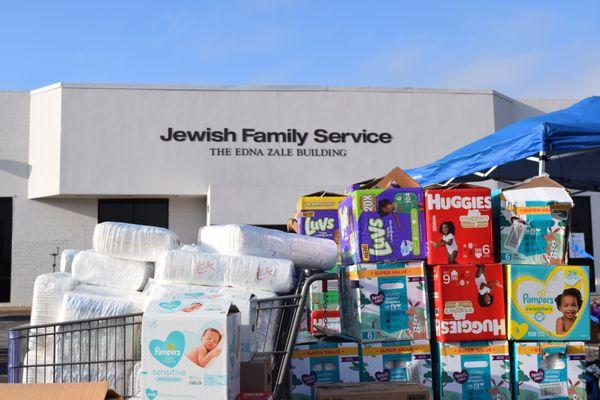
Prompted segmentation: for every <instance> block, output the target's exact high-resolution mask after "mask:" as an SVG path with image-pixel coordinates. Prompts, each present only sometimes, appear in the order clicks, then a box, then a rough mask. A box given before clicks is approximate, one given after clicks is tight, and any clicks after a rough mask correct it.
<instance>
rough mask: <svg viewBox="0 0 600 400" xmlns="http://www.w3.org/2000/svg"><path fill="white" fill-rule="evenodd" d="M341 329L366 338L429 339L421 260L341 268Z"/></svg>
mask: <svg viewBox="0 0 600 400" xmlns="http://www.w3.org/2000/svg"><path fill="white" fill-rule="evenodd" d="M339 277H340V291H341V293H340V296H341V299H342V304H341V317H342V332H343V333H344V334H345V335H348V336H350V337H352V338H354V339H357V340H361V341H363V342H365V341H385V340H416V339H429V317H428V311H427V310H428V308H427V289H426V281H425V267H424V265H423V262H421V261H408V262H397V263H381V264H356V265H351V266H346V267H342V268H341V269H340V274H339Z"/></svg>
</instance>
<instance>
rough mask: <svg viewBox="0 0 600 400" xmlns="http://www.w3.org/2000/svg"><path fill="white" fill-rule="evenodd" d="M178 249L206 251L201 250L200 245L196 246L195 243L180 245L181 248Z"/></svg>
mask: <svg viewBox="0 0 600 400" xmlns="http://www.w3.org/2000/svg"><path fill="white" fill-rule="evenodd" d="M179 250H188V251H200V252H203V253H206V252H205V251H203V250H202V247H200V246H198V245H197V244H196V243H192V244H184V245H183V246H181V248H180V249H179Z"/></svg>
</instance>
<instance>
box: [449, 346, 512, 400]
mask: <svg viewBox="0 0 600 400" xmlns="http://www.w3.org/2000/svg"><path fill="white" fill-rule="evenodd" d="M437 374H438V381H437V384H438V385H437V386H438V389H439V393H441V396H442V398H443V399H444V400H510V393H511V389H510V381H511V379H510V357H509V346H508V342H507V341H505V340H501V341H490V342H454V343H438V352H437Z"/></svg>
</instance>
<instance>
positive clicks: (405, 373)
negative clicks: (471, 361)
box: [360, 340, 433, 396]
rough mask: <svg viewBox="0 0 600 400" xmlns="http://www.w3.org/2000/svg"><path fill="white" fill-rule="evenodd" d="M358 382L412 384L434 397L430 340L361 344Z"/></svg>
mask: <svg viewBox="0 0 600 400" xmlns="http://www.w3.org/2000/svg"><path fill="white" fill-rule="evenodd" d="M361 361H362V362H361V369H360V370H361V373H360V380H361V382H412V383H419V384H422V385H424V386H425V387H427V388H428V389H429V390H430V391H431V395H432V396H433V388H432V382H433V371H432V358H431V347H430V344H429V340H415V341H412V342H382V343H364V344H362V345H361Z"/></svg>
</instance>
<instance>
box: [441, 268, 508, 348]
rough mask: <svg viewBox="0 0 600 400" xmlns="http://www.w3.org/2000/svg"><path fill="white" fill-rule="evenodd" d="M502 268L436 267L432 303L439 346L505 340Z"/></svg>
mask: <svg viewBox="0 0 600 400" xmlns="http://www.w3.org/2000/svg"><path fill="white" fill-rule="evenodd" d="M503 275H504V273H503V270H502V265H501V264H487V265H484V264H470V265H457V264H454V265H436V266H435V267H433V288H434V293H433V299H434V305H435V307H434V313H435V315H434V318H435V330H436V337H437V339H438V340H439V341H441V342H462V341H480V340H500V339H506V313H505V308H504V305H505V302H504V276H503Z"/></svg>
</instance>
